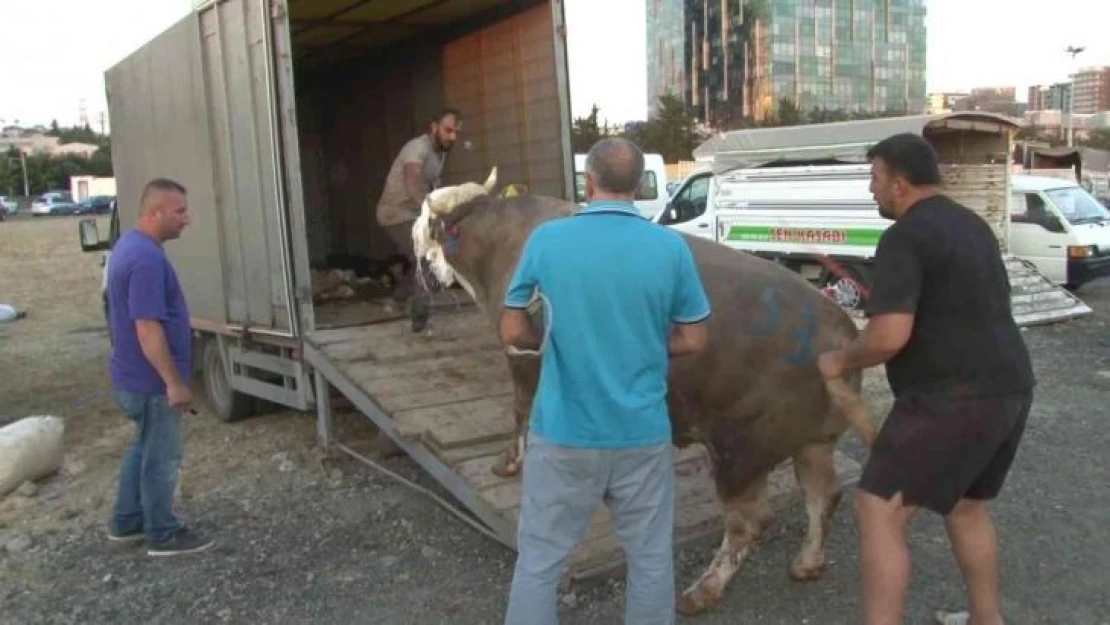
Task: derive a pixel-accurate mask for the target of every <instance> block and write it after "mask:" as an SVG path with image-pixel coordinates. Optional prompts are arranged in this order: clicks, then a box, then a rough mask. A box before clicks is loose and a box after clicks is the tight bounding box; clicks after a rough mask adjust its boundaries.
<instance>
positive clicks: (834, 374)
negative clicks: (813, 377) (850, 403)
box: [817, 349, 844, 380]
mask: <svg viewBox="0 0 1110 625" xmlns="http://www.w3.org/2000/svg"><path fill="white" fill-rule="evenodd" d="M817 368H818V369H819V370H820V371H821V377H822V378H824V379H826V380H835V379H836V378H839V377H841V376H842V375H844V350H842V349H838V350H834V351H831V352H825V353H823V354H821V355H819V356H817Z"/></svg>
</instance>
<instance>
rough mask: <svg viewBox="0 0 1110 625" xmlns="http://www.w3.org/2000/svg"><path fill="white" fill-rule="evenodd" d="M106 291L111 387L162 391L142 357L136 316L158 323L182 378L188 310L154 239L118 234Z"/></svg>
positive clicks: (188, 342)
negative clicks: (109, 333) (109, 336)
mask: <svg viewBox="0 0 1110 625" xmlns="http://www.w3.org/2000/svg"><path fill="white" fill-rule="evenodd" d="M107 295H108V319H109V323H110V324H111V327H112V354H111V356H110V358H109V362H108V371H109V375H110V377H111V380H112V385H113V386H114V387H115V388H117V389H119V390H123V391H128V392H131V393H141V394H147V395H164V394H165V393H166V384H165V382H163V381H162V377H161V376H159V375H158V371H157V370H156V369H155V368H154V366H153V365H151V364H150V361H148V360H147V359H146V356H145V355H143V350H142V347H141V346H140V345H139V338H138V334H137V333H136V331H135V320H136V319H157V320H159V321H161V322H162V327H163V329H164V331H165V333H166V343H167V344H168V345H169V348H170V355H171V356H172V357H173V361H174V364H176V365H177V370H178V372H179V373H180V375H181V379H183V380H188V379H189V377H190V376H189V371H190V365H191V359H192V353H191V352H192V339H191V330H190V328H189V309H188V306H186V304H185V294H184V293H183V292H182V290H181V284H180V283H179V282H178V281H177V273H176V272H175V271H174V270H173V265H171V264H170V259H169V258H168V257H167V256H166V252H165V250H163V249H162V246H161V245H159V244H158V242H157V241H156V240H155V239H154V238H152V237H150V236H149V235H146V234H144V233H142V232H139V231H138V230H128V231H127V232H125V233H123V235H122V236H120V238H119V240H117V241H116V244H115V245H114V246H113V247H112V254H111V256H109V258H108V286H107Z"/></svg>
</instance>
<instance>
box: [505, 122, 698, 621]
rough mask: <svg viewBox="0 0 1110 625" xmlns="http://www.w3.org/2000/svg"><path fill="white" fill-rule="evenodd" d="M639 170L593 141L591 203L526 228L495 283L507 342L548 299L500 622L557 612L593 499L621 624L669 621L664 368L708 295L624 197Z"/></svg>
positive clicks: (621, 143) (665, 234)
mask: <svg viewBox="0 0 1110 625" xmlns="http://www.w3.org/2000/svg"><path fill="white" fill-rule="evenodd" d="M643 175H644V157H643V154H642V153H641V151H640V149H639V148H638V147H637V146H636V145H635V144H634V143H632V142H630V141H628V140H625V139H615V138H614V139H603V140H601V141H599V142H598V143H597V144H596V145H594V147H593V148H592V149H591V150H590V153H589V155H588V156H587V158H586V171H585V178H586V197H587V198H589V199H590V203H589V204H588V205H587V206H586V207H585V208H584V209H583V210H581V211H580V212H579V213H577V214H576V215H575V216H573V217H569V218H566V219H558V220H554V221H550V222H546V223H544V224H542V225H541V226H539V227H537V228H536V229H535V230H534V231H533V232H532V234H531V235H530V236H529V238H528V240H527V241H526V243H525V245H524V250H523V252H522V253H521V258H520V261H519V262H518V264H517V268H516V271H515V273H514V275H513V277H512V280H511V282H510V284H509V287H508V289H507V292H506V297H505V308H506V310H505V311H504V313H503V316H502V320H501V337H502V341H503V342H504V343H506V344H507V345H513V346H522V345H527V344H535V343H536V342H538V339H537V337H536V332H535V330H534V328H533V327H532V326H531V325H530V324H529V321H528V316H527V313H526V311H525V309H526V307H527V306H528V304H529V302H530V301H531V300H532V298H533V297H534V296H535V293H536V292H537V291H538V292H539V293H540V294H542V295H543V297H544V298H545V299H546V301H547V304H548V306H550V309H549V311H548V313H549V314H548V317H547V318H548V319H549V320H550V336H549V337H548V341H547V343H546V344H545V345H543V346H542V354H541V358H542V361H541V362H542V365H541V374H540V381H539V387H538V389H537V392H536V398H535V405H534V407H533V410H532V416H531V421H530V426H529V430H530V431H529V435H528V442H527V450H526V452H525V458H524V469H523V471H524V475H523V489H522V495H521V505H520V520H519V522H518V535H517V551H518V557H517V562H516V570H515V572H514V574H513V582H512V590H511V592H510V597H509V606H508V611H507V614H506V616H505V623H506V625H524V624H528V625H554V624H555V623H556V622H557V619H556V613H557V612H556V608H557V605H556V588H557V585H558V582H559V576H560V573H561V572H562V569H563V565H564V563H565V562H566V558H567V556H568V555H569V554H570V552H571V551H572V550H573V549H574V547H575V545H576V544H577V542H578V541H579V539H580V538H581V536H582V533H583V531H584V530H585V528H586V526H587V525H588V523H589V521H590V519H591V517H592V516H593V514H594V512H595V510H596V509H597V506H598V505H599V504H600V503H604V504H605V505H606V506H607V507H608V508H609V510H610V512H611V513H612V516H613V523H614V528H615V529H616V532H617V534H618V536H619V537H620V539H621V543H622V545H623V547H624V549H625V553H626V555H627V560H628V584H627V587H628V590H627V601H626V615H625V619H626V622H627V623H635V624H637V625H645V624H646V625H654V624H657V623H658V624H663V623H668V624H669V623H673V622H674V592H675V591H674V566H673V557H674V555H673V550H672V533H673V527H674V457H673V449H674V448H673V447H672V445H671V424H670V417H669V415H668V412H667V404H666V394H667V370H668V364H669V358H670V357H671V356H679V355H683V354H691V353H696V352H698V351H701V350H703V349H704V348H705V344H706V341H707V331H706V328H705V323H704V322H705V320H706V319H707V317H708V316H709V301H708V298H707V297H706V294H705V290H704V288H703V286H702V283H701V278H700V276H699V275H698V271H697V267H696V266H695V265H694V260H693V256H692V254H691V253H690V249H689V247H688V246H687V244H686V242H685V241H684V240H683V239H682V238H681V237H680V236H679V235H678V234H677V233H676V232H674V231H671V230H669V229H667V228H664V227H662V226H659V225H657V224H654V223H652V222H650V221H648V220H646V219H644V218H642V217H641V216H640V213H639V211H638V210H637V209H636V207H635V205H634V204H633V202H632V201H633V198H634V196H635V192H636V188H637V187H638V186H639V185H640V181H641V179H642V178H643ZM517 357H527V356H517Z"/></svg>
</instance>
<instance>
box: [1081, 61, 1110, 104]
mask: <svg viewBox="0 0 1110 625" xmlns="http://www.w3.org/2000/svg"><path fill="white" fill-rule="evenodd" d="M1072 85H1073V87H1072V89H1073V91H1074V97H1075V111H1074V112H1075V113H1078V114H1081V115H1082V114H1089V113H1097V112H1099V111H1110V66H1107V67H1089V68H1086V69H1082V70H1080V71H1079V72H1077V73H1076V74H1075V78H1074V80H1073V82H1072Z"/></svg>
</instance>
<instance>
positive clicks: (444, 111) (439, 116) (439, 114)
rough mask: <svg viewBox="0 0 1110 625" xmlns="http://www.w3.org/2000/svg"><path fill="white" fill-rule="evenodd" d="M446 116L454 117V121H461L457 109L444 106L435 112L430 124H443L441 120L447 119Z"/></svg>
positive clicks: (460, 115) (460, 114)
mask: <svg viewBox="0 0 1110 625" xmlns="http://www.w3.org/2000/svg"><path fill="white" fill-rule="evenodd" d="M448 115H454V116H455V119H456V120H458V121H462V113H460V112H459V110H458V109H454V108H451V107H450V106H445V107H443V108H441V109H439V110H438V111H436V114H435V116H433V117H432V119H431V122H432V123H434V124H439V123H441V122H443V118H444V117H447V116H448Z"/></svg>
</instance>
